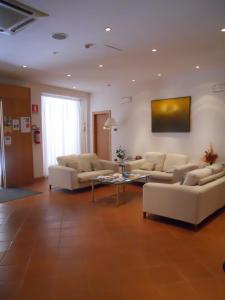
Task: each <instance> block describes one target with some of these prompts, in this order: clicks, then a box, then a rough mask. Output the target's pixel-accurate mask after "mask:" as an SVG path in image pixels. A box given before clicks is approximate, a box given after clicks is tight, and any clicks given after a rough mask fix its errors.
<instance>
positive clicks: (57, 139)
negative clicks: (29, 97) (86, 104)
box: [41, 95, 81, 176]
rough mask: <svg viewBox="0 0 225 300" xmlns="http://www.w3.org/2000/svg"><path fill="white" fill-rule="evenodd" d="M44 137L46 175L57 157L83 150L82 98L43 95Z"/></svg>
mask: <svg viewBox="0 0 225 300" xmlns="http://www.w3.org/2000/svg"><path fill="white" fill-rule="evenodd" d="M41 100H42V132H43V134H42V137H43V163H44V175H45V176H47V175H48V167H49V166H50V165H54V164H56V157H57V156H60V155H67V154H79V153H80V151H81V120H80V115H81V113H80V100H79V99H71V98H63V97H58V96H55V97H54V96H48V95H43V96H42V97H41Z"/></svg>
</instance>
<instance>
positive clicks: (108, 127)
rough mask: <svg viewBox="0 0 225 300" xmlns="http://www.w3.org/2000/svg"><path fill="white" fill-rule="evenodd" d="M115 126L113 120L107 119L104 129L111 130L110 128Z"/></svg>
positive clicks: (115, 123)
mask: <svg viewBox="0 0 225 300" xmlns="http://www.w3.org/2000/svg"><path fill="white" fill-rule="evenodd" d="M117 125H118V124H117V122H116V120H115V119H114V118H111V117H109V118H108V119H107V120H106V122H105V124H104V129H111V128H112V127H115V126H117Z"/></svg>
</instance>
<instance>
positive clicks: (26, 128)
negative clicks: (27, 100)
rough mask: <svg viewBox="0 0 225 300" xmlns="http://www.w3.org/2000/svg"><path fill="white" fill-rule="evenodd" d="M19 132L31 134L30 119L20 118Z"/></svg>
mask: <svg viewBox="0 0 225 300" xmlns="http://www.w3.org/2000/svg"><path fill="white" fill-rule="evenodd" d="M20 126H21V128H20V130H21V132H23V133H26V132H31V125H30V117H21V118H20Z"/></svg>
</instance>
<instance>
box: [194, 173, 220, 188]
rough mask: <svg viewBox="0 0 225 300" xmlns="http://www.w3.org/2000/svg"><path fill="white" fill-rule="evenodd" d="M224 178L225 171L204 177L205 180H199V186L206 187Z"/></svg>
mask: <svg viewBox="0 0 225 300" xmlns="http://www.w3.org/2000/svg"><path fill="white" fill-rule="evenodd" d="M223 176H225V171H221V172H219V173H215V174H212V175H210V176H207V177H204V178H202V179H200V180H199V182H198V184H199V185H204V184H206V183H208V182H211V181H214V180H216V179H218V178H220V177H223Z"/></svg>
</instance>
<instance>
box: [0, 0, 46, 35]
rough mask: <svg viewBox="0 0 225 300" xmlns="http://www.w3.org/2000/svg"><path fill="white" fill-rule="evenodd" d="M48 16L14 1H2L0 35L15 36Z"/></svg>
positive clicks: (0, 1)
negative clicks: (39, 19)
mask: <svg viewBox="0 0 225 300" xmlns="http://www.w3.org/2000/svg"><path fill="white" fill-rule="evenodd" d="M47 16H48V14H46V13H43V12H41V11H39V10H36V9H34V8H32V7H29V6H27V5H24V4H22V3H20V2H18V1H14V0H7V1H4V0H0V33H3V34H8V35H11V34H14V33H16V32H18V31H20V30H22V29H24V28H25V27H26V26H27V25H29V24H31V23H33V22H34V21H35V20H37V19H38V18H40V17H47Z"/></svg>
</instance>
